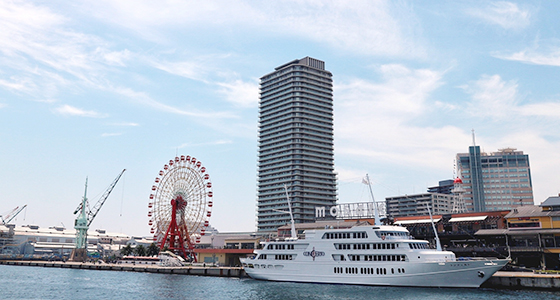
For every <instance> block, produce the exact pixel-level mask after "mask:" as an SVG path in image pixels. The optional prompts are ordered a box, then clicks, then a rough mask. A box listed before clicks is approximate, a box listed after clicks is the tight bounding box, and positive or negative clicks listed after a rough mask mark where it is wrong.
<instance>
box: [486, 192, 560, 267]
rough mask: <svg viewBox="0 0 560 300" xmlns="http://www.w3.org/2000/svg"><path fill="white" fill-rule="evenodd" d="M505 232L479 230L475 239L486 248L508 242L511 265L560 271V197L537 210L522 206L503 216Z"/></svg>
mask: <svg viewBox="0 0 560 300" xmlns="http://www.w3.org/2000/svg"><path fill="white" fill-rule="evenodd" d="M504 218H505V222H504V223H505V224H507V228H497V229H481V230H479V231H477V232H476V234H475V236H477V237H478V238H481V239H484V240H485V241H486V244H494V243H495V244H498V242H496V241H500V240H503V239H504V237H506V239H507V246H508V248H509V249H508V250H509V251H510V252H511V255H512V257H513V258H514V263H515V264H517V265H524V266H526V267H532V268H547V269H554V270H558V269H560V261H559V260H558V257H559V255H560V195H558V196H553V197H549V198H548V199H546V200H545V201H544V202H543V203H541V204H540V205H539V206H537V205H524V206H517V207H515V208H513V209H512V210H511V211H510V212H509V213H508V214H507V215H505V217H504Z"/></svg>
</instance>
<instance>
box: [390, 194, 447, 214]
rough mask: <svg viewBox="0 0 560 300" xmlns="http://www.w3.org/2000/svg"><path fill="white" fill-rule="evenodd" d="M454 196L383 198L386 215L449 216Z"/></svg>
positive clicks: (428, 195)
mask: <svg viewBox="0 0 560 300" xmlns="http://www.w3.org/2000/svg"><path fill="white" fill-rule="evenodd" d="M454 199H455V198H454V196H453V195H449V194H440V193H423V194H416V195H404V196H395V197H387V198H385V202H386V205H385V206H386V210H387V215H388V216H390V217H392V218H396V217H406V216H424V215H428V208H427V207H428V206H429V207H430V210H431V213H432V214H450V213H451V212H452V210H453V201H454Z"/></svg>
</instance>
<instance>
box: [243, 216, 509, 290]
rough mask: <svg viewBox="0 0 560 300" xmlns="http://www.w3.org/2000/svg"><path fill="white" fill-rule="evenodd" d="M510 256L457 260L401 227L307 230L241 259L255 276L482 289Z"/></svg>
mask: <svg viewBox="0 0 560 300" xmlns="http://www.w3.org/2000/svg"><path fill="white" fill-rule="evenodd" d="M509 261H510V260H509V259H485V258H469V259H457V258H456V257H455V254H454V253H453V252H450V251H441V250H437V249H430V247H429V243H428V241H424V240H415V239H413V238H412V237H411V236H410V234H409V232H408V230H407V229H406V228H404V227H401V226H386V225H367V226H355V227H351V228H344V229H334V228H331V229H321V230H307V231H306V232H305V238H304V239H297V238H287V239H285V240H283V241H280V240H278V241H270V242H265V243H263V248H262V249H260V250H255V253H254V256H253V257H251V258H244V259H241V263H242V265H243V267H244V269H245V272H246V273H247V274H248V275H249V276H250V277H252V278H254V279H260V280H272V281H292V282H310V283H336V284H360V285H381V286H417V287H419V286H421V287H470V288H476V287H479V286H480V285H481V284H482V283H483V282H484V281H486V280H488V279H489V278H490V277H491V276H492V275H493V274H494V273H495V272H496V271H498V270H500V269H501V268H502V267H503V266H504V265H506V264H507V263H508V262H509Z"/></svg>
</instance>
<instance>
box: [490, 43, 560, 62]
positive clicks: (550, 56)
mask: <svg viewBox="0 0 560 300" xmlns="http://www.w3.org/2000/svg"><path fill="white" fill-rule="evenodd" d="M534 44H535V45H534V46H532V47H529V48H527V49H524V50H521V51H519V52H515V53H512V54H504V53H500V52H494V53H492V56H494V57H496V58H500V59H504V60H512V61H519V62H523V63H528V64H535V65H544V66H556V67H560V41H559V40H557V39H554V40H545V41H539V40H536V41H535V43H534Z"/></svg>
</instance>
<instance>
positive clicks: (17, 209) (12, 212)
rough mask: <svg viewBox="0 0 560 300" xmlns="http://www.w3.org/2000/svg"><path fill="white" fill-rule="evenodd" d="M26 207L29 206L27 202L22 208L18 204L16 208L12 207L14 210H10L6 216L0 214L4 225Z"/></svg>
mask: <svg viewBox="0 0 560 300" xmlns="http://www.w3.org/2000/svg"><path fill="white" fill-rule="evenodd" d="M26 207H27V204H25V205H24V206H22V207H21V208H20V207H19V206H18V207H16V208H14V209H12V211H10V212H9V213H8V214H7V215H6V216H0V219H1V220H2V225H6V224H9V223H10V222H11V221H12V220H13V219H14V218H15V217H16V216H17V215H18V214H19V213H20V212H21V211H22V210H24V209H25V208H26Z"/></svg>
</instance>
